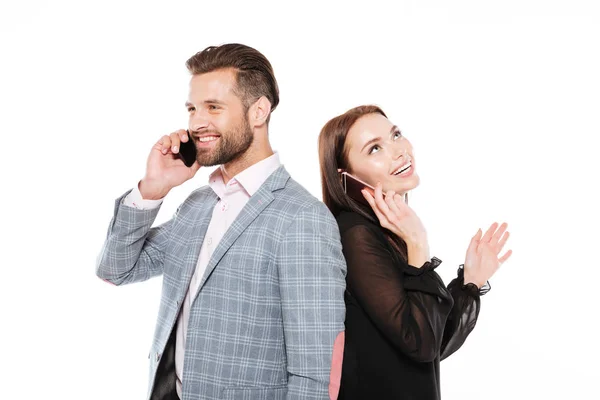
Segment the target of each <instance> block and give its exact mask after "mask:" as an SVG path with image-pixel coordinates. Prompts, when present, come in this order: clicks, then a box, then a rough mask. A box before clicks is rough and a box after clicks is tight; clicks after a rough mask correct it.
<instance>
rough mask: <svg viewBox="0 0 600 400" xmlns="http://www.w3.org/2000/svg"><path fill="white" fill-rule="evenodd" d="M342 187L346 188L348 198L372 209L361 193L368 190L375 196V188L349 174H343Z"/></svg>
mask: <svg viewBox="0 0 600 400" xmlns="http://www.w3.org/2000/svg"><path fill="white" fill-rule="evenodd" d="M342 186H343V187H344V192H345V193H346V194H347V195H348V196H350V197H351V198H353V199H354V200H356V201H358V202H359V203H361V204H364V205H365V206H367V207H371V205H370V204H369V202H368V201H367V199H365V196H363V194H362V193H361V190H363V189H367V190H368V191H369V193H371V195H373V196H375V188H374V187H373V186H371V185H369V184H368V183H366V182H363V181H361V180H360V179H358V178H357V177H355V176H354V175H351V174H349V173H347V172H342ZM384 197H385V195H384Z"/></svg>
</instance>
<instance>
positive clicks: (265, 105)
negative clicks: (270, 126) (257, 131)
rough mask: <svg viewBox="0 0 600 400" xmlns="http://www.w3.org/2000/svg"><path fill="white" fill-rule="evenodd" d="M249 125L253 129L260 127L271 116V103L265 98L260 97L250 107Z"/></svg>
mask: <svg viewBox="0 0 600 400" xmlns="http://www.w3.org/2000/svg"><path fill="white" fill-rule="evenodd" d="M248 113H249V114H248V117H249V119H250V125H251V126H253V127H257V126H261V125H263V124H265V123H266V122H267V118H269V114H271V102H270V101H269V99H267V98H266V97H265V96H261V97H260V98H259V99H258V100H256V101H255V102H254V104H252V106H250V109H249V110H248Z"/></svg>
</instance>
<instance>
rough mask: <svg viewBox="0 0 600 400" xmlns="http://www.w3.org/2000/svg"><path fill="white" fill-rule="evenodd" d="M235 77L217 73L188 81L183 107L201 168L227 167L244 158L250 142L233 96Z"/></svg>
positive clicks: (243, 114) (229, 71) (244, 119)
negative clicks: (188, 88) (184, 106)
mask: <svg viewBox="0 0 600 400" xmlns="http://www.w3.org/2000/svg"><path fill="white" fill-rule="evenodd" d="M235 78H236V75H235V71H234V70H232V69H221V70H217V71H213V72H208V73H205V74H201V75H194V76H193V77H192V79H191V80H190V92H189V95H188V101H187V102H186V107H187V109H188V112H189V123H188V125H189V131H190V136H191V137H192V138H193V140H194V143H195V145H196V148H197V149H198V154H197V157H196V159H197V160H198V163H199V164H200V165H203V166H213V165H220V164H227V163H229V162H231V161H233V160H235V159H237V158H238V157H240V156H241V155H242V154H244V153H245V152H246V151H247V150H248V148H250V145H251V144H252V141H253V139H254V133H253V131H252V129H251V127H250V124H249V122H248V116H247V115H246V109H245V107H244V104H243V103H242V100H241V99H240V98H239V97H238V96H237V95H236V93H235V91H234V89H235V87H236V79H235Z"/></svg>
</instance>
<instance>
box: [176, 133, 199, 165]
mask: <svg viewBox="0 0 600 400" xmlns="http://www.w3.org/2000/svg"><path fill="white" fill-rule="evenodd" d="M186 132H187V135H188V141H187V142H181V143H179V153H178V154H179V158H181V160H183V163H184V164H185V166H186V167H188V168H189V167H191V166H192V165H194V162H196V152H197V150H196V144H195V143H194V139H193V138H192V137H191V136H190V131H186Z"/></svg>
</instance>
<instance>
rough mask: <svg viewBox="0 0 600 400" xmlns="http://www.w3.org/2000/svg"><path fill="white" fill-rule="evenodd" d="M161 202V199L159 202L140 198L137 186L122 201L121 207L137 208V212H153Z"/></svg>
mask: <svg viewBox="0 0 600 400" xmlns="http://www.w3.org/2000/svg"><path fill="white" fill-rule="evenodd" d="M162 202H163V199H159V200H146V199H144V198H143V197H142V194H141V193H140V189H138V187H137V185H136V186H134V188H133V190H132V191H131V192H129V194H128V195H127V196H125V198H124V199H123V205H125V206H127V207H133V208H137V209H138V210H153V209H155V208H158V207H159V206H160V205H161V204H162Z"/></svg>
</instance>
